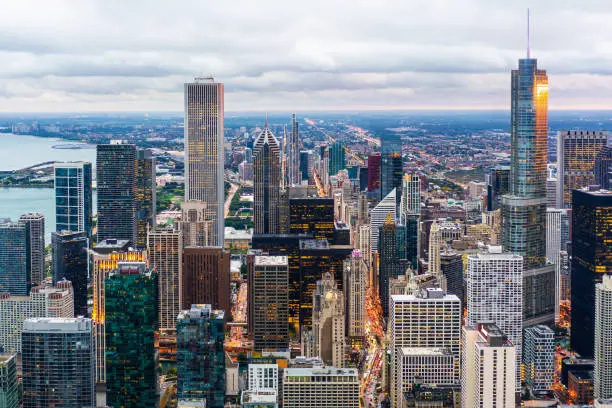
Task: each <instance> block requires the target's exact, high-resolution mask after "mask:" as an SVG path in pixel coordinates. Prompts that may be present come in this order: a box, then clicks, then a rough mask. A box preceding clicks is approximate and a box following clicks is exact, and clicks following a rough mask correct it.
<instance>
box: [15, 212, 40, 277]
mask: <svg viewBox="0 0 612 408" xmlns="http://www.w3.org/2000/svg"><path fill="white" fill-rule="evenodd" d="M19 223H20V224H23V225H25V226H26V228H27V229H28V236H29V237H30V250H29V252H30V265H29V268H30V274H31V279H32V285H38V284H40V282H42V281H43V279H44V278H45V216H44V215H43V214H42V213H27V214H23V215H22V216H21V217H19Z"/></svg>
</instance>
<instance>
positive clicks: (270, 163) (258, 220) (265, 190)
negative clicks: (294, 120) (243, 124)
mask: <svg viewBox="0 0 612 408" xmlns="http://www.w3.org/2000/svg"><path fill="white" fill-rule="evenodd" d="M253 172H254V174H253V186H254V193H255V194H254V197H253V220H254V223H255V233H256V234H278V233H279V232H280V214H279V206H280V189H281V182H282V176H281V149H280V145H279V143H278V140H276V137H274V135H273V134H272V132H271V131H270V129H269V128H268V123H267V119H266V127H265V128H264V130H263V131H262V132H261V133H260V134H259V136H258V137H257V139H256V140H255V144H254V145H253Z"/></svg>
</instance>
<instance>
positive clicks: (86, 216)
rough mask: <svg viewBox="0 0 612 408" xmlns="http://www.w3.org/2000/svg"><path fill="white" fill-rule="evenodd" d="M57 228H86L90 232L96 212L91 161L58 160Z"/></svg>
mask: <svg viewBox="0 0 612 408" xmlns="http://www.w3.org/2000/svg"><path fill="white" fill-rule="evenodd" d="M54 173H55V230H56V231H58V232H59V231H74V232H76V231H85V232H86V233H87V235H88V236H90V235H91V217H92V212H93V201H92V188H91V163H89V162H66V163H56V164H55V168H54Z"/></svg>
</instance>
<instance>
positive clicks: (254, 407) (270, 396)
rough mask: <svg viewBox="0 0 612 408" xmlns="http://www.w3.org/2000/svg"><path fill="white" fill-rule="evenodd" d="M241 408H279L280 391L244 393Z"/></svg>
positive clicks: (247, 391) (241, 398)
mask: <svg viewBox="0 0 612 408" xmlns="http://www.w3.org/2000/svg"><path fill="white" fill-rule="evenodd" d="M240 407H241V408H278V391H272V390H271V391H250V390H246V391H243V392H242V395H241V396H240Z"/></svg>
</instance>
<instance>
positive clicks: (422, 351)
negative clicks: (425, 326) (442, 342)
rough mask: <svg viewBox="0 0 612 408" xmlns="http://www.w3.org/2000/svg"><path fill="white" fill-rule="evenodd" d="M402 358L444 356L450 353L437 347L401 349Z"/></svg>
mask: <svg viewBox="0 0 612 408" xmlns="http://www.w3.org/2000/svg"><path fill="white" fill-rule="evenodd" d="M402 354H403V355H404V356H445V355H451V353H450V352H449V351H448V350H446V349H442V348H437V347H402Z"/></svg>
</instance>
